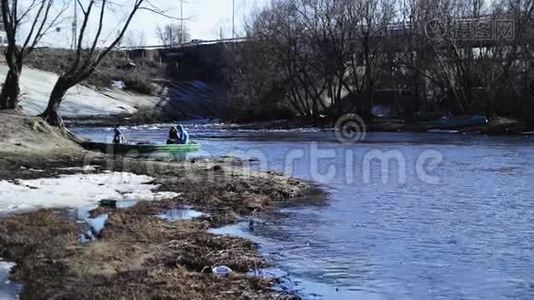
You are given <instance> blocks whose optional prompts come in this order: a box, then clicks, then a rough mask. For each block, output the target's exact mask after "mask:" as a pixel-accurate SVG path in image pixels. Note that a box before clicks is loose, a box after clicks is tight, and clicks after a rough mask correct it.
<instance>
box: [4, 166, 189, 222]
mask: <svg viewBox="0 0 534 300" xmlns="http://www.w3.org/2000/svg"><path fill="white" fill-rule="evenodd" d="M152 180H153V178H152V177H149V176H145V175H135V174H132V173H124V172H109V173H101V174H74V175H63V176H60V177H59V178H41V179H33V180H18V181H17V182H16V183H13V182H8V181H0V214H5V213H11V212H15V211H25V210H33V209H39V208H60V207H61V208H67V207H69V208H75V207H80V206H85V205H95V206H96V205H97V204H98V201H99V200H102V199H110V200H124V199H135V200H137V201H141V200H145V201H157V200H162V199H169V198H174V197H177V196H179V194H177V193H173V192H154V190H155V189H156V188H157V187H158V186H157V185H154V184H150V183H149V182H151V181H152Z"/></svg>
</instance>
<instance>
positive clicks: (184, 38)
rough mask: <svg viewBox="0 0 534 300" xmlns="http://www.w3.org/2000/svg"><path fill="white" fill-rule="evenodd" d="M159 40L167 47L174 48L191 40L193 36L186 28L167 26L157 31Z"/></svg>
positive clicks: (175, 25)
mask: <svg viewBox="0 0 534 300" xmlns="http://www.w3.org/2000/svg"><path fill="white" fill-rule="evenodd" d="M156 34H157V36H158V39H159V40H160V41H161V43H163V45H165V46H167V47H173V46H176V45H180V44H183V43H187V42H189V41H190V40H191V35H190V34H189V30H188V29H187V27H186V26H182V25H178V24H167V25H165V26H163V27H159V26H158V28H157V29H156Z"/></svg>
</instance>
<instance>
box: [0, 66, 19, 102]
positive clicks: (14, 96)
mask: <svg viewBox="0 0 534 300" xmlns="http://www.w3.org/2000/svg"><path fill="white" fill-rule="evenodd" d="M19 80H20V72H19V71H16V70H13V69H9V71H8V73H7V76H6V80H5V82H4V86H3V87H2V93H1V94H0V109H15V108H17V107H18V101H19V94H20V87H19Z"/></svg>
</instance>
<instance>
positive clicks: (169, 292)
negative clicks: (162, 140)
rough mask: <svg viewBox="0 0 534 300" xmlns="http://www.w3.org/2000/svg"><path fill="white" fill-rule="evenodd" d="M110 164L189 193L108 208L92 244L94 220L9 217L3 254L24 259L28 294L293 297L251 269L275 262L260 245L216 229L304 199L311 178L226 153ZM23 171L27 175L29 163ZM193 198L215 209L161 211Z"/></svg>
mask: <svg viewBox="0 0 534 300" xmlns="http://www.w3.org/2000/svg"><path fill="white" fill-rule="evenodd" d="M109 162H110V161H106V160H103V159H101V158H98V157H97V158H95V159H94V160H93V161H92V162H91V163H92V164H96V165H99V166H100V168H101V169H102V168H106V165H107V164H108V163H109ZM111 162H112V164H111V169H113V170H116V171H130V172H134V173H137V174H147V173H148V175H151V176H153V177H154V178H155V180H154V183H156V184H159V185H160V188H159V189H160V190H162V191H174V192H178V193H181V195H182V196H181V197H178V198H176V199H172V200H166V201H160V202H140V203H138V204H137V205H136V206H134V207H132V208H127V209H119V210H109V209H108V210H103V209H99V210H97V211H95V212H94V213H103V212H106V213H108V214H109V220H108V224H107V226H106V228H105V229H104V231H103V232H102V233H101V235H100V236H99V238H98V240H97V241H94V242H91V243H88V244H81V243H80V242H79V241H78V238H79V234H81V233H82V232H84V231H85V230H87V228H82V227H83V225H81V224H77V223H76V220H74V219H73V218H72V216H71V215H70V214H68V213H67V212H66V211H63V210H41V211H37V212H29V213H24V214H18V215H13V216H9V217H7V218H4V219H0V249H2V251H1V252H0V255H1V256H3V257H4V258H6V259H8V260H10V261H14V262H16V263H17V268H16V270H15V271H14V274H13V276H12V278H13V279H14V280H16V281H20V282H22V283H23V284H24V290H23V293H22V295H21V298H22V299H49V298H54V299H280V298H285V297H287V296H286V295H281V294H278V293H276V292H274V291H273V290H272V289H271V287H272V285H273V280H270V279H269V280H268V279H260V278H252V277H249V276H247V275H246V273H247V272H248V271H250V270H254V269H256V268H261V267H263V266H265V265H266V263H265V261H264V260H263V258H262V257H261V255H260V254H259V253H258V251H257V248H256V245H254V244H253V243H252V242H250V241H247V240H244V239H239V238H232V237H226V236H217V235H213V234H210V233H208V231H207V230H208V229H209V228H211V227H214V226H220V225H223V224H228V223H231V222H235V221H236V220H237V219H238V218H240V217H242V216H244V215H248V214H260V213H264V212H268V211H269V210H271V209H273V208H274V207H276V204H277V203H282V202H287V201H297V200H298V199H299V198H301V197H303V196H305V195H306V193H307V192H309V190H310V189H311V187H310V185H309V184H307V183H305V182H301V181H299V180H295V179H290V178H286V177H284V176H280V175H278V174H275V173H251V174H248V175H246V174H244V173H243V170H240V169H239V168H237V167H236V164H227V163H224V162H222V161H203V162H196V163H192V162H189V163H181V164H172V163H163V162H142V161H138V160H121V161H118V160H113V161H111ZM58 164H59V162H50V163H45V162H42V163H41V165H39V167H41V168H45V169H47V170H54V168H55V167H57V165H58ZM68 164H72V162H71V161H70V160H69V163H68ZM126 166H127V170H125V168H126ZM13 170H15V169H13ZM149 170H151V171H150V172H149ZM56 171H57V170H56ZM17 174H19V175H23V176H26V175H27V173H26V172H25V171H24V170H19V171H18V172H17ZM0 175H1V173H0ZM185 203H188V204H192V205H194V206H195V207H196V208H197V209H200V210H202V211H204V212H209V214H210V217H206V218H201V219H197V220H192V221H177V222H166V221H163V220H160V219H158V218H157V217H155V215H156V214H157V213H159V212H163V211H165V210H167V209H170V208H176V207H178V206H181V205H183V204H185ZM216 265H226V266H229V267H230V268H232V269H233V270H234V273H233V274H232V275H231V276H230V277H229V278H218V277H215V276H214V275H212V274H211V268H212V267H213V266H216Z"/></svg>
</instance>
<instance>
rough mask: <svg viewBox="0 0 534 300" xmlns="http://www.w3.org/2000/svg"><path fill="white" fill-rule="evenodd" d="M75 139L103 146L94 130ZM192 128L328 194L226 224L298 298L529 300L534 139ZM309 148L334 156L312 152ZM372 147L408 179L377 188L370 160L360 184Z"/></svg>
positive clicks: (220, 150)
mask: <svg viewBox="0 0 534 300" xmlns="http://www.w3.org/2000/svg"><path fill="white" fill-rule="evenodd" d="M77 132H79V133H81V134H82V135H84V136H88V137H92V138H96V139H104V135H103V131H102V129H91V130H87V129H79V130H78V131H77ZM165 132H166V129H165V128H159V127H154V128H141V127H139V128H137V129H131V130H127V133H128V134H129V135H130V139H132V138H136V137H138V138H139V139H142V140H151V141H157V140H159V139H161V136H165ZM190 132H191V135H192V137H193V140H198V141H199V142H200V143H201V144H202V148H203V152H202V153H201V154H202V155H227V154H232V153H236V154H238V155H242V156H244V157H246V158H249V157H250V156H254V155H256V156H257V155H258V154H261V155H263V157H262V159H264V160H263V161H260V162H259V163H258V164H257V167H262V168H268V169H272V170H277V171H282V172H287V174H289V175H293V176H297V177H300V178H304V179H310V180H315V181H319V183H322V184H325V185H326V186H327V187H328V189H329V192H330V194H329V202H328V205H327V206H325V207H314V206H307V207H306V206H305V207H294V208H286V209H283V210H282V212H281V213H278V214H275V215H273V216H272V217H271V218H269V219H268V220H267V221H266V222H256V223H255V226H254V231H253V232H250V230H249V224H248V223H246V222H245V223H243V224H238V225H235V226H234V228H230V229H226V230H230V232H228V233H231V234H238V235H243V236H245V237H247V238H250V239H252V240H253V241H255V242H257V243H258V244H259V245H260V247H261V250H262V252H263V253H264V254H265V255H266V256H267V257H268V258H269V259H271V260H273V261H274V262H276V267H277V268H278V269H279V270H280V271H281V272H284V273H285V274H288V277H287V278H289V279H290V281H291V283H292V284H295V286H296V289H297V290H299V291H300V292H301V293H302V294H303V295H305V296H306V298H313V297H314V296H317V297H319V298H326V299H528V298H531V297H532V295H534V273H533V272H532V270H534V255H533V249H534V245H533V241H534V190H533V188H532V184H533V183H534V162H533V161H532V159H531V158H532V157H534V148H533V147H532V146H533V145H534V143H533V140H532V139H530V138H525V137H484V136H462V135H444V134H410V133H406V134H405V133H402V134H391V133H370V134H368V136H367V140H366V142H365V143H359V144H355V145H339V144H337V143H335V142H333V139H332V135H331V133H328V132H320V131H319V132H318V131H313V130H307V131H304V132H296V131H277V132H265V131H232V130H229V129H225V130H224V131H220V130H218V129H213V128H209V126H207V127H202V128H198V129H196V128H191V129H190ZM104 134H106V135H107V133H106V132H104ZM226 137H231V138H226ZM313 142H319V143H316V144H315V145H316V146H317V147H318V148H319V149H322V150H329V151H330V152H331V151H334V155H333V156H332V157H319V158H317V157H314V156H316V154H317V153H313V152H314V151H311V150H310V149H313V148H312V144H311V143H313ZM429 149H430V150H435V151H437V152H439V153H440V154H441V155H442V161H441V162H440V163H439V164H438V165H437V166H436V168H435V169H429V170H430V173H431V175H432V176H436V177H437V178H438V179H439V181H438V182H436V183H435V184H429V183H426V182H425V181H424V180H422V178H421V176H419V175H418V165H417V162H418V158H419V157H420V155H421V153H423V152H424V151H425V150H429ZM251 150H252V151H251ZM373 150H380V151H397V152H398V153H400V154H401V155H402V158H403V159H405V171H406V182H399V178H398V177H399V176H398V174H399V173H398V165H397V164H396V163H392V164H391V166H390V169H389V170H386V172H389V173H388V175H390V176H389V179H388V180H386V182H385V183H383V182H382V180H381V179H382V178H381V176H380V171H381V170H382V167H381V166H380V165H379V164H376V162H374V163H372V164H370V172H371V176H370V179H371V180H369V181H366V180H364V179H365V176H364V175H365V174H364V172H365V169H364V167H363V166H364V158H365V156H366V155H367V154H368V153H369V152H370V151H373ZM297 154H298V155H297ZM288 157H290V158H291V159H288ZM288 161H289V163H288ZM349 162H350V163H349ZM423 167H425V168H427V167H428V166H426V165H424V166H423ZM329 170H334V172H333V173H331V174H328V171H329ZM326 175H328V176H326Z"/></svg>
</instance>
